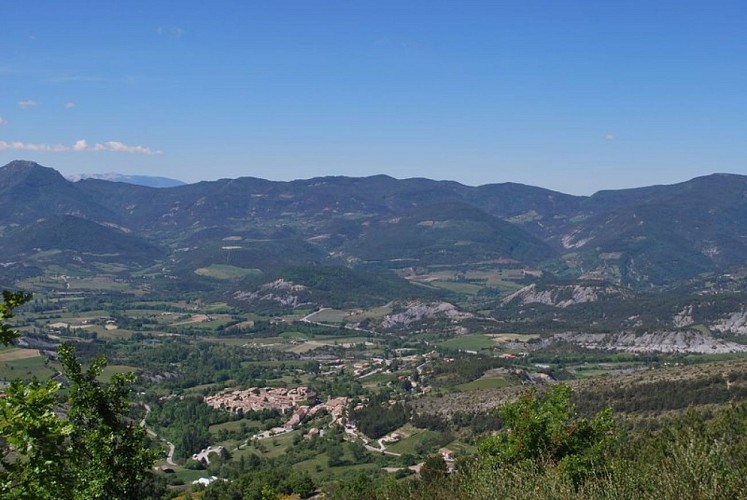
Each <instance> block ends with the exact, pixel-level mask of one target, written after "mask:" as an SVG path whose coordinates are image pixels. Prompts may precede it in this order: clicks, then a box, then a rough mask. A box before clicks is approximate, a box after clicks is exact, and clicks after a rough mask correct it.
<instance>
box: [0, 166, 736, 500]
mask: <svg viewBox="0 0 747 500" xmlns="http://www.w3.org/2000/svg"><path fill="white" fill-rule="evenodd" d="M701 186H702V188H701ZM735 186H737V187H735ZM740 186H741V187H740ZM727 188H728V189H727ZM745 192H747V178H743V177H740V176H722V175H714V176H709V177H706V178H699V179H694V180H692V181H689V182H687V183H684V185H674V186H657V187H655V188H641V189H640V190H632V191H631V192H627V191H625V192H601V193H597V194H595V195H594V196H591V197H574V196H570V195H564V194H562V193H556V192H552V191H548V190H543V189H541V188H534V187H530V186H522V185H515V184H500V185H488V186H480V187H468V186H463V185H460V184H457V183H451V182H437V181H430V180H427V179H408V180H396V179H393V178H390V177H386V176H375V177H369V178H361V179H355V178H320V179H310V180H304V181H293V182H289V183H274V182H270V181H264V180H261V179H254V178H240V179H233V180H221V181H215V182H211V183H199V184H193V185H184V186H175V187H168V188H150V187H144V186H135V185H130V184H123V183H114V182H108V181H105V180H98V179H85V180H80V181H78V182H70V181H68V180H66V179H64V178H63V177H62V176H61V175H59V174H58V173H57V172H56V171H54V170H52V169H48V168H45V167H41V166H39V165H36V164H33V163H31V162H13V163H11V164H10V165H7V166H5V167H2V168H0V195H2V196H0V204H2V203H5V205H4V206H3V210H2V211H0V214H2V217H1V218H0V255H2V257H0V260H2V262H1V263H0V264H1V265H0V288H3V289H8V290H25V291H28V292H31V293H33V295H34V299H33V301H32V302H30V303H29V304H27V305H25V306H24V307H23V308H21V309H19V310H18V311H17V314H16V317H15V318H14V325H15V326H16V328H18V330H19V331H20V332H21V334H22V336H21V338H20V339H19V340H18V341H17V342H16V344H15V345H13V346H8V347H3V348H1V349H0V386H2V387H6V386H7V384H8V383H9V382H10V381H11V380H13V379H16V378H21V379H25V380H31V379H32V378H33V377H36V378H38V379H41V380H46V379H49V378H60V375H59V374H60V371H61V367H60V364H59V361H58V359H57V355H56V349H57V347H58V346H59V345H60V344H62V343H70V344H72V345H74V346H75V349H76V352H77V355H78V356H79V357H80V359H81V360H82V361H83V362H84V363H87V362H91V361H92V360H93V359H95V358H96V356H99V355H104V356H105V357H106V359H107V360H108V365H107V367H106V368H105V369H104V371H103V372H102V374H101V376H100V381H101V382H107V381H108V380H110V379H111V377H112V376H113V375H114V374H117V373H125V372H134V373H135V375H136V379H135V386H134V390H133V393H132V395H131V399H132V402H133V405H132V407H131V409H130V413H131V415H130V417H131V418H132V419H133V421H137V422H142V423H143V425H144V426H146V427H147V429H148V431H149V432H150V433H151V435H155V436H158V439H154V441H153V446H154V447H157V448H158V449H159V453H160V456H161V458H160V459H159V460H158V461H157V463H156V464H155V466H156V469H157V472H156V473H157V477H158V480H159V481H161V483H162V485H163V487H164V488H165V491H167V492H168V494H169V495H172V496H177V495H182V494H185V493H186V492H190V491H194V492H197V491H202V490H203V489H205V483H209V484H210V486H207V488H208V490H207V491H210V489H211V488H215V489H216V491H217V489H219V488H221V487H223V486H221V483H222V481H221V480H224V479H225V480H231V481H238V480H239V478H244V479H242V480H244V481H249V482H251V481H256V482H257V484H260V483H261V484H269V483H267V481H270V479H267V478H269V477H271V478H272V481H274V483H273V484H276V485H278V484H282V485H284V486H282V487H280V486H277V488H278V489H279V490H282V491H284V492H286V493H294V494H297V495H300V496H301V497H306V496H308V495H309V494H311V493H313V492H314V491H321V490H324V491H332V492H334V491H337V490H335V488H338V489H339V488H341V487H342V486H341V485H346V484H353V483H354V482H355V481H356V478H358V477H360V475H361V474H365V475H366V476H367V477H370V478H373V481H374V483H377V484H378V483H381V484H385V483H386V481H388V480H392V479H396V480H409V479H406V478H411V476H417V475H418V474H419V472H417V471H420V470H421V468H422V467H424V466H425V467H426V470H427V469H428V466H426V465H424V464H426V463H427V462H428V460H429V459H431V458H432V457H434V456H436V457H441V458H443V459H444V461H445V463H446V464H447V466H448V467H449V468H450V469H449V470H452V469H453V468H454V466H455V465H454V464H455V463H459V460H460V459H462V460H466V459H468V457H471V456H473V455H474V454H475V453H477V452H478V449H479V448H480V446H481V444H480V443H482V442H483V440H484V439H486V438H487V437H489V436H491V435H493V434H494V433H495V432H496V431H499V430H501V429H503V428H504V427H503V422H502V420H501V418H499V416H498V415H497V414H496V408H498V407H499V406H501V405H503V404H505V403H507V402H511V401H515V400H516V398H517V397H518V396H519V395H520V394H522V393H524V392H525V391H526V390H527V389H532V388H534V389H538V390H539V391H541V392H548V391H551V390H552V388H553V387H558V386H560V385H561V384H568V385H569V386H570V387H571V388H572V389H573V402H574V404H575V405H576V407H577V408H578V410H579V412H580V414H581V415H583V416H585V417H589V418H591V417H592V416H593V415H594V414H596V413H597V412H599V411H600V410H602V409H603V408H604V407H605V406H610V407H611V408H612V410H613V411H614V412H615V415H616V418H617V419H618V421H619V422H620V425H621V427H623V428H625V429H629V430H636V431H637V430H646V429H655V428H657V426H660V425H662V424H661V422H663V421H666V419H668V418H673V417H675V416H680V415H683V414H684V413H686V412H687V411H688V409H689V410H691V411H696V412H701V413H702V414H710V413H712V412H715V411H716V410H718V409H720V408H725V407H726V406H728V405H729V404H737V403H739V402H741V401H743V400H745V399H747V388H746V387H747V386H745V383H744V382H745V381H744V380H743V378H744V377H743V376H742V373H743V372H744V368H745V363H747V326H746V325H747V319H746V318H747V316H746V315H745V306H746V304H747V264H746V263H747V225H745V224H747V223H746V222H745V221H747V217H743V215H744V214H745V213H747V212H745V210H747V202H745V201H744V200H745V197H744V193H745ZM662 214H663V215H662ZM0 390H1V389H0ZM426 474H427V473H426ZM265 476H267V477H265ZM213 478H215V479H213ZM246 478H250V479H246ZM262 478H264V479H262ZM265 479H267V481H265ZM198 480H200V481H202V482H201V483H194V482H195V481H198ZM262 481H265V482H264V483H262ZM252 484H253V483H252ZM260 489H261V488H260Z"/></svg>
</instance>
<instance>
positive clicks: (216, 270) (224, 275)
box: [195, 264, 262, 280]
mask: <svg viewBox="0 0 747 500" xmlns="http://www.w3.org/2000/svg"><path fill="white" fill-rule="evenodd" d="M195 274H199V275H200V276H206V277H208V278H214V279H217V280H236V279H241V278H243V277H245V276H249V275H257V274H262V271H260V270H259V269H248V268H245V267H236V266H229V265H227V264H211V265H209V266H208V267H201V268H199V269H195Z"/></svg>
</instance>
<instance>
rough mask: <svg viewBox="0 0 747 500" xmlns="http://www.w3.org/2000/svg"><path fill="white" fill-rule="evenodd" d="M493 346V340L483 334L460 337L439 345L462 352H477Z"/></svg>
mask: <svg viewBox="0 0 747 500" xmlns="http://www.w3.org/2000/svg"><path fill="white" fill-rule="evenodd" d="M493 346H495V342H494V341H493V339H492V338H491V337H489V336H487V335H483V334H475V335H462V336H460V337H455V338H453V339H449V340H447V341H446V342H443V343H441V347H445V348H447V349H455V350H462V351H479V350H481V349H490V348H491V347H493Z"/></svg>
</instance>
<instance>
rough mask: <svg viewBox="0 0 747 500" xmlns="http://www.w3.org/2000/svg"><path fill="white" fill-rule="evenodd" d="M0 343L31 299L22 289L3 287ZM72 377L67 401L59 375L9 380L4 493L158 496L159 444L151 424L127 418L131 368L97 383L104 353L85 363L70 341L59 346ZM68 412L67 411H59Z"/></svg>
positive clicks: (0, 406)
mask: <svg viewBox="0 0 747 500" xmlns="http://www.w3.org/2000/svg"><path fill="white" fill-rule="evenodd" d="M3 299H4V304H2V305H0V335H1V336H0V342H1V343H2V344H4V345H7V344H9V343H10V342H11V341H12V340H13V339H14V338H16V337H17V336H18V333H17V332H15V331H13V330H12V329H11V328H10V326H9V325H8V324H7V323H5V320H6V319H7V318H10V317H12V315H13V309H14V308H16V307H18V306H20V305H22V304H23V303H25V302H28V301H29V300H30V299H31V296H30V295H28V294H24V293H22V292H15V293H11V292H7V291H4V292H3ZM58 354H59V358H60V362H61V364H62V366H63V368H64V372H65V375H66V377H67V379H68V381H69V382H70V387H69V390H68V394H67V399H66V400H64V402H63V403H62V404H60V402H59V401H58V398H59V397H60V388H61V384H60V383H59V382H56V381H48V382H46V383H41V382H39V381H37V380H32V381H31V382H29V383H27V384H25V383H23V382H21V381H20V380H15V381H13V382H11V384H10V385H9V386H8V388H7V390H6V393H5V397H4V398H1V399H0V436H2V440H3V441H2V443H0V497H2V498H17V499H38V498H42V499H47V498H49V499H84V498H85V499H89V498H134V497H141V498H146V497H147V496H146V493H145V492H146V490H150V494H151V495H157V494H158V493H157V491H158V488H155V490H154V489H153V488H154V484H155V483H153V482H152V481H149V479H151V473H150V467H151V466H152V464H153V461H154V460H155V458H156V451H155V450H150V449H149V448H148V446H147V437H146V434H145V429H143V428H141V427H139V426H138V425H137V424H136V423H135V422H133V421H132V420H131V419H129V418H127V414H128V412H129V402H128V400H127V396H128V394H129V391H130V386H131V384H132V382H133V375H132V374H117V375H115V376H114V377H112V379H111V381H110V382H109V383H108V384H104V383H101V382H98V381H97V380H96V379H97V377H99V375H101V372H102V370H103V369H104V367H105V366H106V360H105V359H104V358H103V357H99V358H97V359H95V360H94V361H93V363H92V364H91V366H90V367H89V368H88V370H83V368H82V366H81V364H80V362H79V361H78V359H77V358H76V356H75V351H74V349H73V347H72V346H70V345H62V346H60V348H59V350H58ZM60 413H63V414H65V416H64V417H63V416H60V415H59V414H60Z"/></svg>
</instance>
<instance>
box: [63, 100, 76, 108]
mask: <svg viewBox="0 0 747 500" xmlns="http://www.w3.org/2000/svg"><path fill="white" fill-rule="evenodd" d="M64 106H65V109H73V108H74V107H75V103H74V102H72V101H68V102H66V103H65V104H64Z"/></svg>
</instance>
